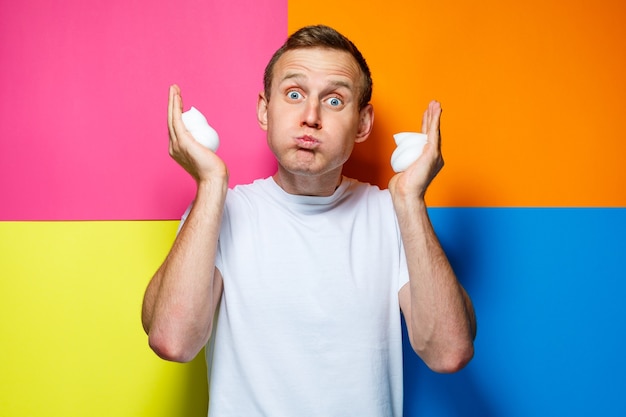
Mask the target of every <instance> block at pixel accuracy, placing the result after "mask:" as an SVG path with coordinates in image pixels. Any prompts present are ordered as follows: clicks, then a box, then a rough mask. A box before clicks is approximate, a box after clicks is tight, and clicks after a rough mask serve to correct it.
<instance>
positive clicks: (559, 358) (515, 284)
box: [0, 0, 626, 417]
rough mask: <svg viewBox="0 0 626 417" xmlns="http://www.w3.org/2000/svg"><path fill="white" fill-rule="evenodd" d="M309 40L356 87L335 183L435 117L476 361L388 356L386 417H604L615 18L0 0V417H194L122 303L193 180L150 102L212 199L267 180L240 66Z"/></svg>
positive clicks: (378, 6)
mask: <svg viewBox="0 0 626 417" xmlns="http://www.w3.org/2000/svg"><path fill="white" fill-rule="evenodd" d="M314 23H325V24H328V25H331V26H334V27H336V28H337V29H339V30H340V31H342V32H344V33H345V34H346V35H348V36H349V37H350V38H352V39H353V40H354V41H355V43H356V44H357V45H358V46H359V47H360V49H361V50H362V51H363V53H364V54H365V56H366V57H367V59H368V62H369V64H370V67H371V68H372V71H373V75H374V84H375V85H374V97H373V103H374V106H375V109H376V123H375V125H376V126H375V130H374V134H373V136H372V137H370V139H369V140H368V141H367V142H366V143H364V144H362V145H359V146H358V147H357V149H356V151H355V154H354V157H353V160H352V162H351V163H350V164H349V166H348V167H347V169H346V172H347V173H348V174H349V175H352V176H355V177H357V178H359V179H362V180H366V181H370V182H373V183H376V184H378V185H380V186H381V187H386V184H387V182H388V180H389V178H390V177H391V175H392V171H391V168H390V166H389V158H390V156H391V152H392V151H393V147H394V145H393V140H392V137H391V135H392V134H393V133H395V132H398V131H403V130H418V129H419V126H420V118H421V113H422V109H423V108H424V107H425V106H426V105H427V103H428V101H429V100H431V99H437V100H439V101H441V102H442V106H443V109H444V113H443V119H442V123H443V125H442V134H443V150H444V156H445V159H446V167H445V169H444V170H443V171H442V173H441V174H440V176H439V177H438V178H437V179H436V180H435V182H434V183H433V184H432V187H431V189H430V191H429V194H428V202H429V204H430V206H431V215H432V219H433V223H434V224H435V228H436V229H437V232H438V234H439V235H440V238H441V240H442V243H443V245H444V247H445V248H446V250H447V252H448V254H449V256H450V259H451V261H452V263H453V264H454V267H455V269H456V270H457V273H458V275H459V278H460V280H461V281H462V282H463V283H464V285H465V286H466V287H467V289H468V291H469V292H470V294H471V295H472V297H473V299H474V303H475V307H476V311H477V314H478V320H479V333H478V338H477V340H476V356H475V359H474V360H473V362H472V363H470V365H469V366H468V367H467V368H466V369H464V370H463V371H461V372H460V373H458V374H454V375H437V374H434V373H432V372H430V371H428V370H427V369H426V368H425V367H424V366H423V365H422V364H421V362H420V361H419V359H417V358H416V357H415V356H414V355H413V354H411V352H409V349H408V346H407V348H406V349H405V351H406V377H405V380H406V384H405V385H406V392H405V411H406V412H405V415H407V416H420V417H423V416H487V417H489V416H507V417H511V416H520V417H521V416H555V415H567V416H574V415H576V416H578V415H580V416H587V415H602V416H622V415H625V414H626V399H625V398H626V397H624V390H625V389H626V377H625V376H624V375H626V359H625V358H626V356H625V355H624V354H623V349H622V348H623V346H624V344H626V332H625V330H626V303H624V301H623V298H624V296H623V294H625V293H626V279H625V278H626V272H625V271H624V260H625V259H626V245H625V244H624V239H625V236H626V123H624V121H623V118H624V113H625V112H626V77H625V76H624V74H626V3H624V2H623V1H622V0H612V1H611V0H604V1H591V0H583V1H575V2H562V1H557V0H548V1H538V0H529V1H525V2H513V3H507V2H501V1H496V0H487V1H483V2H466V1H461V0H443V1H437V2H427V1H409V0H391V1H384V2H383V1H357V0H348V1H344V2H337V1H329V0H320V1H317V2H314V3H311V2H305V1H302V0H289V1H287V0H244V1H233V2H224V1H218V0H204V1H203V0H183V1H180V2H177V3H172V2H165V1H162V0H156V1H155V0H152V1H148V0H134V1H128V0H108V1H106V2H102V1H97V2H96V1H79V0H59V1H55V2H49V1H44V0H22V1H14V2H10V1H3V2H0V62H1V66H0V85H1V86H2V93H1V97H2V100H0V335H2V338H3V339H2V343H1V344H0V346H1V347H0V415H1V416H7V417H22V416H44V415H45V416H64V417H74V416H76V417H78V416H81V417H82V416H85V415H90V416H102V417H104V416H107V417H108V416H118V417H124V416H128V417H131V416H132V417H136V416H146V417H147V416H150V417H156V416H164V417H165V416H173V415H174V416H202V415H205V414H206V406H207V398H206V396H207V394H206V388H207V387H206V381H204V372H205V369H204V363H203V358H201V357H199V358H197V359H196V360H195V361H193V362H192V363H190V364H185V365H181V364H173V363H167V362H164V361H162V360H160V359H158V358H157V357H156V356H155V355H154V354H153V353H152V352H151V351H150V350H149V348H148V346H147V339H146V336H145V335H144V333H143V330H142V329H141V324H140V318H139V315H140V308H141V299H142V295H143V290H144V288H145V286H146V284H147V282H148V280H149V279H150V277H151V275H152V273H153V272H154V271H155V270H156V268H157V267H158V266H159V264H160V262H161V261H162V260H163V258H164V256H165V254H166V253H167V250H168V249H169V247H170V245H171V243H172V241H173V239H174V234H175V230H176V227H177V219H178V218H180V215H181V214H182V212H183V210H184V209H185V207H186V206H187V204H188V203H189V201H190V199H191V198H192V197H193V192H194V184H193V181H192V180H191V179H190V178H188V177H187V175H186V174H185V173H184V171H183V170H182V169H180V168H179V167H178V166H177V165H176V164H175V163H174V162H173V161H171V160H170V159H169V156H168V154H167V130H166V107H167V89H168V86H169V85H170V84H172V83H178V84H179V85H180V86H181V88H182V92H183V97H184V100H185V107H186V108H188V107H189V106H191V105H194V106H195V107H197V108H199V109H200V110H201V111H202V112H203V113H205V114H206V115H207V116H208V119H209V122H210V123H211V124H212V125H213V126H215V127H216V128H217V130H218V131H219V132H220V136H221V140H222V145H221V148H220V150H219V151H218V154H219V155H220V156H222V158H223V159H224V160H225V161H226V162H227V164H228V166H229V168H230V171H231V181H232V184H233V185H234V184H237V183H245V182H249V181H251V180H252V179H254V178H257V177H262V176H267V175H270V174H271V173H272V172H273V169H274V162H273V160H272V157H271V155H270V153H269V152H268V151H267V149H266V145H265V139H264V134H263V132H262V131H261V130H260V129H259V128H258V127H257V125H256V119H255V117H256V116H255V105H256V96H257V93H258V91H259V90H260V89H261V85H262V82H261V81H262V71H263V68H264V66H265V63H266V62H267V60H268V59H269V57H270V56H271V54H272V52H273V51H274V50H275V49H276V48H277V47H278V46H279V45H280V44H281V43H282V41H283V40H284V39H285V38H286V36H287V35H288V34H289V33H291V32H292V31H294V30H295V29H297V28H298V27H300V26H303V25H306V24H314Z"/></svg>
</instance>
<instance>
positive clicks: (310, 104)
mask: <svg viewBox="0 0 626 417" xmlns="http://www.w3.org/2000/svg"><path fill="white" fill-rule="evenodd" d="M300 125H301V126H308V127H312V128H314V129H320V128H321V127H322V120H321V115H320V102H319V100H315V99H312V98H310V97H309V98H308V99H307V100H306V101H305V102H304V113H303V114H302V122H301V123H300Z"/></svg>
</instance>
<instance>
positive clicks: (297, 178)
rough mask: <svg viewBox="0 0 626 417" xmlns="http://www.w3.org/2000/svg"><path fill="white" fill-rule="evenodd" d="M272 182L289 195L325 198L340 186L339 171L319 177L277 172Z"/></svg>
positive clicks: (282, 171) (340, 177)
mask: <svg viewBox="0 0 626 417" xmlns="http://www.w3.org/2000/svg"><path fill="white" fill-rule="evenodd" d="M272 178H274V181H275V182H276V184H278V186H279V187H280V188H282V189H283V190H285V192H287V193H289V194H295V195H309V196H317V197H327V196H330V195H333V193H334V192H335V190H336V189H337V187H339V184H341V179H342V175H341V169H339V170H337V171H336V172H330V173H327V174H324V175H320V176H304V175H295V174H292V173H289V172H286V171H284V170H281V169H280V168H279V170H278V171H277V172H276V174H274V175H273V177H272Z"/></svg>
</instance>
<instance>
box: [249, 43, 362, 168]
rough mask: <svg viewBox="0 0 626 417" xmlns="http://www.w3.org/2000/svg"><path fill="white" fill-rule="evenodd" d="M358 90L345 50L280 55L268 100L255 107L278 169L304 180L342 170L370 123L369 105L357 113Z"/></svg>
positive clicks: (358, 73) (353, 63) (261, 99)
mask: <svg viewBox="0 0 626 417" xmlns="http://www.w3.org/2000/svg"><path fill="white" fill-rule="evenodd" d="M360 89H361V71H360V69H359V66H358V65H357V63H356V61H355V60H354V58H353V57H352V56H351V55H350V54H348V53H347V52H343V51H337V50H332V49H325V48H324V49H323V48H306V49H296V50H292V51H288V52H286V53H285V54H284V55H283V56H281V58H280V59H279V60H278V62H276V65H275V66H274V74H273V79H272V90H271V99H270V100H269V101H268V100H267V99H266V97H265V96H264V94H261V95H260V97H259V102H258V105H257V113H258V118H259V124H260V125H261V127H262V128H263V129H264V130H266V131H267V141H268V145H269V147H270V149H271V150H272V152H273V153H274V155H276V158H277V159H278V163H279V169H282V170H284V171H285V172H286V173H289V174H291V175H304V176H318V175H324V174H330V175H333V174H336V173H337V172H341V167H342V166H343V164H344V163H345V162H346V160H347V159H348V157H349V156H350V154H351V152H352V148H353V147H354V144H355V143H359V142H362V141H364V140H365V139H367V136H368V135H369V133H370V131H371V127H372V123H373V110H372V107H371V106H369V105H368V106H367V107H366V108H364V109H362V110H359V92H360Z"/></svg>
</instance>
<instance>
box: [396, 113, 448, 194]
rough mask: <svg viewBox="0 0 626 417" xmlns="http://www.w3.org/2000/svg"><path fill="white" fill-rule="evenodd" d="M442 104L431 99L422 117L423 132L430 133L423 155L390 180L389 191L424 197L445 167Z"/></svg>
mask: <svg viewBox="0 0 626 417" xmlns="http://www.w3.org/2000/svg"><path fill="white" fill-rule="evenodd" d="M441 111H442V110H441V105H440V103H439V102H438V101H431V102H430V103H429V105H428V108H427V109H426V110H425V111H424V115H423V117H422V133H425V134H427V135H428V142H427V143H426V145H425V146H424V149H423V151H422V154H421V156H420V157H419V158H418V159H417V160H416V161H415V162H413V163H412V164H411V165H410V166H409V167H408V168H407V169H406V171H404V172H401V173H398V174H396V175H394V176H393V177H392V178H391V180H390V181H389V192H390V193H391V195H392V196H393V197H394V198H396V197H416V198H423V197H424V194H425V193H426V189H427V188H428V186H429V185H430V183H431V182H432V180H433V179H434V178H435V176H436V175H437V174H438V173H439V171H440V170H441V168H443V157H442V155H441V134H440V120H441Z"/></svg>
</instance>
